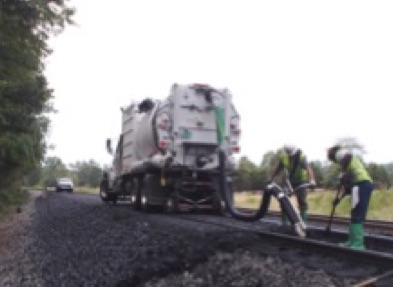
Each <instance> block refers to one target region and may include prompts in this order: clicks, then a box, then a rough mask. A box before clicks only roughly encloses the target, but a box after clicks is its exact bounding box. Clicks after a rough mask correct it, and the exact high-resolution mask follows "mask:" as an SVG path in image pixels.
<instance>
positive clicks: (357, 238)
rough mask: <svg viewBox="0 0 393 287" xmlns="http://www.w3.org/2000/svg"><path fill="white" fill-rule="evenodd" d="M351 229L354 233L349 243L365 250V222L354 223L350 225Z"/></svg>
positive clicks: (355, 247)
mask: <svg viewBox="0 0 393 287" xmlns="http://www.w3.org/2000/svg"><path fill="white" fill-rule="evenodd" d="M349 228H350V231H351V233H352V238H351V240H350V243H349V248H352V249H358V250H365V249H366V247H365V246H364V236H363V224H361V223H352V224H351V225H350V226H349Z"/></svg>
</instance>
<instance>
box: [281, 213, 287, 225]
mask: <svg viewBox="0 0 393 287" xmlns="http://www.w3.org/2000/svg"><path fill="white" fill-rule="evenodd" d="M281 226H288V217H287V216H286V214H284V213H281Z"/></svg>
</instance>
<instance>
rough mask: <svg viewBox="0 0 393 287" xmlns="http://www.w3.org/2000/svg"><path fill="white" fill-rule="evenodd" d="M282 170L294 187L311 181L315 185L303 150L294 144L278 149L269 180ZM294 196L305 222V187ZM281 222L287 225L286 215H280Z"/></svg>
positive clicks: (306, 206) (311, 170) (312, 173)
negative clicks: (274, 167)
mask: <svg viewBox="0 0 393 287" xmlns="http://www.w3.org/2000/svg"><path fill="white" fill-rule="evenodd" d="M283 170H286V172H287V175H288V177H289V178H288V179H289V181H290V183H291V185H292V187H293V188H294V189H295V188H296V187H298V186H300V185H301V184H304V183H308V182H309V183H311V184H312V185H313V186H315V185H316V184H315V177H314V172H313V169H312V168H311V166H310V165H309V163H308V162H307V158H306V156H305V154H304V152H303V151H302V150H301V149H299V148H298V147H296V146H295V145H290V144H287V145H284V147H283V148H282V149H280V151H279V163H278V165H277V167H276V169H275V171H274V172H273V175H272V177H271V181H273V180H274V178H275V177H276V176H277V175H278V174H279V173H280V172H282V171H283ZM296 198H297V202H298V207H299V212H300V216H301V218H302V220H303V221H304V222H306V220H307V209H308V204H307V188H301V189H299V190H298V191H297V192H296ZM281 220H282V224H283V225H284V226H285V225H287V217H286V215H285V214H282V216H281Z"/></svg>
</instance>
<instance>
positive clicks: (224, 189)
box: [218, 150, 272, 221]
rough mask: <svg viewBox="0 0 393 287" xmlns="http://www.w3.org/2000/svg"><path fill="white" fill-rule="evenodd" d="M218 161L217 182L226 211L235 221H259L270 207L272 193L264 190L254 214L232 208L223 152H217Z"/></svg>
mask: <svg viewBox="0 0 393 287" xmlns="http://www.w3.org/2000/svg"><path fill="white" fill-rule="evenodd" d="M218 159H219V171H220V182H219V183H220V184H219V187H220V193H221V196H222V198H223V199H224V202H225V206H226V209H227V211H228V212H229V213H230V214H231V216H232V217H234V218H235V219H238V220H242V221H257V220H259V219H261V218H262V217H263V216H265V214H266V212H267V210H268V208H269V205H270V200H271V195H272V193H271V192H270V191H268V190H265V192H264V194H263V198H262V200H261V205H260V206H259V209H258V211H257V212H256V213H244V212H240V211H239V210H237V209H236V208H235V207H234V206H233V202H232V200H231V195H230V191H229V188H228V183H227V176H226V170H225V161H226V155H225V153H224V151H223V150H220V151H219V153H218Z"/></svg>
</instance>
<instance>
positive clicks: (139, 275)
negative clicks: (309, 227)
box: [0, 193, 349, 287]
mask: <svg viewBox="0 0 393 287" xmlns="http://www.w3.org/2000/svg"><path fill="white" fill-rule="evenodd" d="M12 226H13V228H11V229H12V230H9V232H8V233H9V234H8V235H7V236H8V237H9V238H13V239H12V240H8V242H9V243H12V244H8V245H7V246H6V247H5V245H4V246H3V248H1V246H0V286H1V287H3V286H4V287H8V286H12V287H14V286H56V287H61V286H67V287H68V286H69V287H74V286H89V287H90V286H117V287H125V286H349V285H346V284H344V283H343V282H344V281H345V280H337V278H331V277H329V276H328V275H326V274H325V273H324V272H322V271H318V270H316V268H305V267H304V264H295V263H293V262H294V261H292V263H286V262H288V261H285V262H284V261H282V260H281V259H280V258H279V257H278V256H275V255H276V254H275V253H277V252H279V251H277V252H276V251H275V250H274V248H272V247H271V246H269V245H267V244H268V243H266V242H265V243H261V238H259V237H258V236H257V235H255V234H253V233H245V232H234V231H233V230H232V231H231V230H228V229H226V228H224V227H223V228H219V227H217V226H208V225H205V224H202V223H200V224H198V223H196V222H186V221H184V220H181V219H180V218H178V217H176V216H173V217H170V216H162V215H159V214H143V213H137V212H133V211H132V210H131V208H130V207H129V206H126V205H124V206H111V205H105V204H104V203H102V202H101V200H100V199H99V198H98V197H97V196H92V195H78V194H67V193H60V194H56V193H55V194H52V195H49V196H47V197H42V196H39V197H37V198H35V199H34V200H33V201H32V202H31V203H30V205H28V206H27V207H25V208H24V210H23V213H22V214H21V215H18V222H15V223H13V225H12ZM0 227H1V226H0ZM0 231H2V229H0ZM3 235H4V234H2V236H3ZM3 241H4V240H3ZM1 249H3V251H2V250H1ZM4 249H5V251H4ZM267 250H270V251H269V252H265V251H267ZM293 256H294V257H295V262H296V256H298V255H297V254H296V253H294V254H293ZM313 260H315V262H316V261H317V260H319V261H320V258H318V257H317V256H316V257H315V258H314V259H313ZM310 265H313V262H310ZM333 283H334V284H333Z"/></svg>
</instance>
